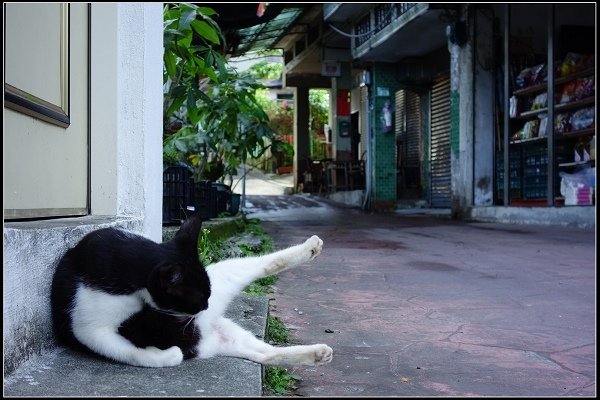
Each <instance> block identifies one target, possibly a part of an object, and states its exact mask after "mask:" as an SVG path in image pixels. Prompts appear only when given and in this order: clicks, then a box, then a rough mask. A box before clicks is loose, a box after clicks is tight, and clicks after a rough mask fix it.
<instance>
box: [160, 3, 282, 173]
mask: <svg viewBox="0 0 600 400" xmlns="http://www.w3.org/2000/svg"><path fill="white" fill-rule="evenodd" d="M213 15H215V11H214V10H212V9H211V8H208V7H199V6H197V5H194V4H189V3H169V4H167V5H166V6H165V8H164V12H163V16H164V74H163V75H164V86H165V93H164V107H163V112H164V124H165V126H164V133H165V138H164V142H163V155H164V161H165V163H167V164H172V163H177V162H185V163H186V164H188V165H190V166H191V167H192V168H193V170H194V178H195V179H196V180H200V179H211V180H214V181H217V180H220V181H223V179H224V178H225V177H227V176H228V177H229V178H230V179H232V177H233V176H234V175H237V168H238V167H239V165H240V164H241V163H243V162H245V161H246V159H247V158H248V157H249V158H255V157H259V156H260V155H261V154H262V153H263V152H264V151H265V150H266V148H267V147H268V146H269V144H270V138H272V137H273V130H272V129H271V128H270V127H269V125H268V120H269V118H268V115H267V114H266V113H265V112H264V110H263V109H262V108H261V106H260V104H259V103H258V102H257V100H256V98H255V92H256V90H258V89H259V88H262V85H260V84H259V83H258V82H257V81H256V79H255V78H253V77H251V76H240V75H239V74H237V73H235V72H233V70H232V69H231V68H228V65H227V62H226V60H225V58H224V57H223V55H222V53H221V49H223V48H224V45H225V43H224V39H223V34H222V32H221V30H220V28H219V26H218V25H217V24H216V22H215V21H214V20H213V19H212V18H211V17H212V16H213ZM219 46H221V47H219Z"/></svg>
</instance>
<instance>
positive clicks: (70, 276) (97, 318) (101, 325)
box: [51, 216, 333, 367]
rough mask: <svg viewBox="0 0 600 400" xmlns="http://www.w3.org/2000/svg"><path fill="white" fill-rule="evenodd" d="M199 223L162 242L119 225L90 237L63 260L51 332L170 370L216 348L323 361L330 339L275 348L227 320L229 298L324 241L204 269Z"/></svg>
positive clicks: (272, 358)
mask: <svg viewBox="0 0 600 400" xmlns="http://www.w3.org/2000/svg"><path fill="white" fill-rule="evenodd" d="M201 224H202V221H201V219H200V218H199V217H198V216H192V217H190V218H188V219H187V220H186V221H185V223H184V224H183V225H182V226H181V228H180V230H179V231H178V232H177V234H176V235H175V237H174V238H173V239H172V240H171V241H168V242H165V243H161V244H157V243H155V242H153V241H151V240H148V239H146V238H143V237H141V236H138V235H135V234H132V233H129V232H125V231H121V230H118V229H114V228H106V229H100V230H97V231H94V232H91V233H89V234H88V235H86V236H85V237H84V238H83V239H82V240H81V241H80V242H79V243H78V244H77V245H76V246H75V247H74V248H72V249H69V250H68V251H67V252H66V253H65V255H64V256H63V257H62V259H61V260H60V262H59V264H58V266H57V269H56V272H55V274H54V279H53V282H52V292H51V302H52V316H53V323H54V330H55V332H56V335H57V337H58V338H59V340H62V341H63V342H65V343H66V344H69V345H72V346H75V347H79V348H82V349H87V350H91V351H92V352H94V353H96V354H99V355H101V356H104V357H107V358H110V359H112V360H115V361H119V362H122V363H126V364H131V365H135V366H140V367H168V366H174V365H178V364H180V363H181V362H182V360H183V359H188V358H193V357H199V358H209V357H213V356H217V355H223V356H232V357H241V358H245V359H248V360H252V361H255V362H258V363H261V364H266V365H298V364H304V365H323V364H327V363H329V362H330V361H331V359H332V354H333V351H332V349H331V348H330V347H329V346H327V345H325V344H314V345H298V346H288V347H276V346H272V345H269V344H267V343H265V342H264V341H262V340H260V339H257V338H256V337H255V336H254V335H253V334H252V333H251V332H248V331H246V330H245V329H243V328H242V327H240V326H239V325H237V324H236V323H235V322H233V321H231V320H230V319H227V318H225V317H224V316H223V315H224V312H225V310H226V308H227V306H228V305H229V303H230V302H231V300H232V299H233V298H234V297H235V296H236V295H237V294H238V293H239V292H240V291H241V290H242V289H243V288H245V287H246V286H247V285H248V284H250V283H251V282H253V281H254V280H256V279H257V278H260V277H264V276H268V275H272V274H275V273H278V272H280V271H283V270H285V269H287V268H290V267H293V266H296V265H299V264H302V263H305V262H308V261H310V260H312V259H314V258H315V257H317V256H318V255H319V254H320V252H321V248H322V246H323V241H322V240H321V239H319V238H318V237H317V236H312V237H311V238H309V239H308V240H306V241H305V242H304V243H302V244H299V245H296V246H292V247H289V248H287V249H285V250H280V251H277V252H274V253H271V254H267V255H263V256H257V257H244V258H231V259H228V260H224V261H220V262H217V263H214V264H211V265H209V266H208V267H207V268H204V266H203V265H201V263H200V260H199V257H198V246H197V243H198V235H199V233H200V228H201Z"/></svg>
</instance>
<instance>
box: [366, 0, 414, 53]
mask: <svg viewBox="0 0 600 400" xmlns="http://www.w3.org/2000/svg"><path fill="white" fill-rule="evenodd" d="M417 4H418V3H384V4H380V5H378V6H377V7H375V8H374V9H372V10H371V11H370V13H369V14H367V15H366V16H364V17H363V18H362V19H361V20H360V21H358V23H357V24H356V25H355V26H354V35H355V38H354V47H358V46H360V45H361V44H363V43H365V42H366V41H367V40H369V39H370V38H371V37H372V36H373V35H374V34H376V33H377V32H379V31H381V30H382V29H383V28H385V27H386V26H388V25H390V24H391V23H392V21H394V20H396V19H398V18H400V17H401V16H402V15H403V14H404V13H406V12H407V11H408V10H410V9H411V8H412V7H414V6H415V5H417Z"/></svg>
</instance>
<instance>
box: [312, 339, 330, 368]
mask: <svg viewBox="0 0 600 400" xmlns="http://www.w3.org/2000/svg"><path fill="white" fill-rule="evenodd" d="M315 347H316V349H315V352H314V356H315V365H325V364H328V363H330V362H331V360H332V359H333V350H332V348H331V347H329V346H327V345H326V344H316V345H315Z"/></svg>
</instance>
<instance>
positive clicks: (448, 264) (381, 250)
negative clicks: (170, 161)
mask: <svg viewBox="0 0 600 400" xmlns="http://www.w3.org/2000/svg"><path fill="white" fill-rule="evenodd" d="M255 193H256V192H255ZM247 211H249V212H250V215H249V216H250V217H257V218H260V219H261V220H262V221H263V223H264V226H265V227H266V229H267V231H268V233H269V234H270V235H271V236H272V237H273V238H274V240H275V242H276V244H277V245H278V246H279V247H285V246H288V245H292V244H296V243H300V242H302V241H304V240H305V239H306V238H308V237H309V236H311V235H313V234H316V235H319V236H320V237H321V238H322V239H323V241H324V247H323V251H322V253H321V255H320V256H319V258H318V259H317V260H315V261H313V262H312V263H309V264H306V265H304V266H301V267H299V268H297V269H294V270H288V271H285V272H284V273H282V274H281V276H280V279H279V281H278V282H277V283H276V285H275V286H276V293H275V294H273V299H274V300H273V304H274V306H275V308H274V311H273V312H272V313H273V315H275V316H278V317H280V318H281V319H282V320H283V322H284V323H285V324H286V325H287V326H288V327H289V328H290V336H291V339H292V340H293V341H296V342H298V343H306V344H308V343H327V344H329V345H330V346H331V347H332V348H333V350H334V359H333V362H332V363H331V364H329V365H327V366H324V367H318V368H316V367H299V368H296V369H295V370H294V371H295V372H296V373H298V374H299V375H300V376H301V377H302V381H301V382H300V383H299V388H298V390H297V393H296V394H297V395H300V396H594V395H595V394H596V368H595V365H596V342H595V337H596V328H595V326H596V307H595V304H596V303H595V300H596V292H595V289H596V284H595V282H596V269H595V232H594V231H593V230H580V229H572V228H563V227H548V226H531V225H507V224H494V223H462V222H455V221H451V220H449V219H448V218H444V217H439V216H438V217H435V216H428V215H403V214H397V213H390V214H367V213H363V212H362V211H360V210H357V209H352V208H348V207H337V206H335V205H333V204H332V203H328V202H326V201H323V200H321V199H319V198H318V197H315V196H309V195H294V196H284V195H260V194H253V195H249V196H248V204H247Z"/></svg>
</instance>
